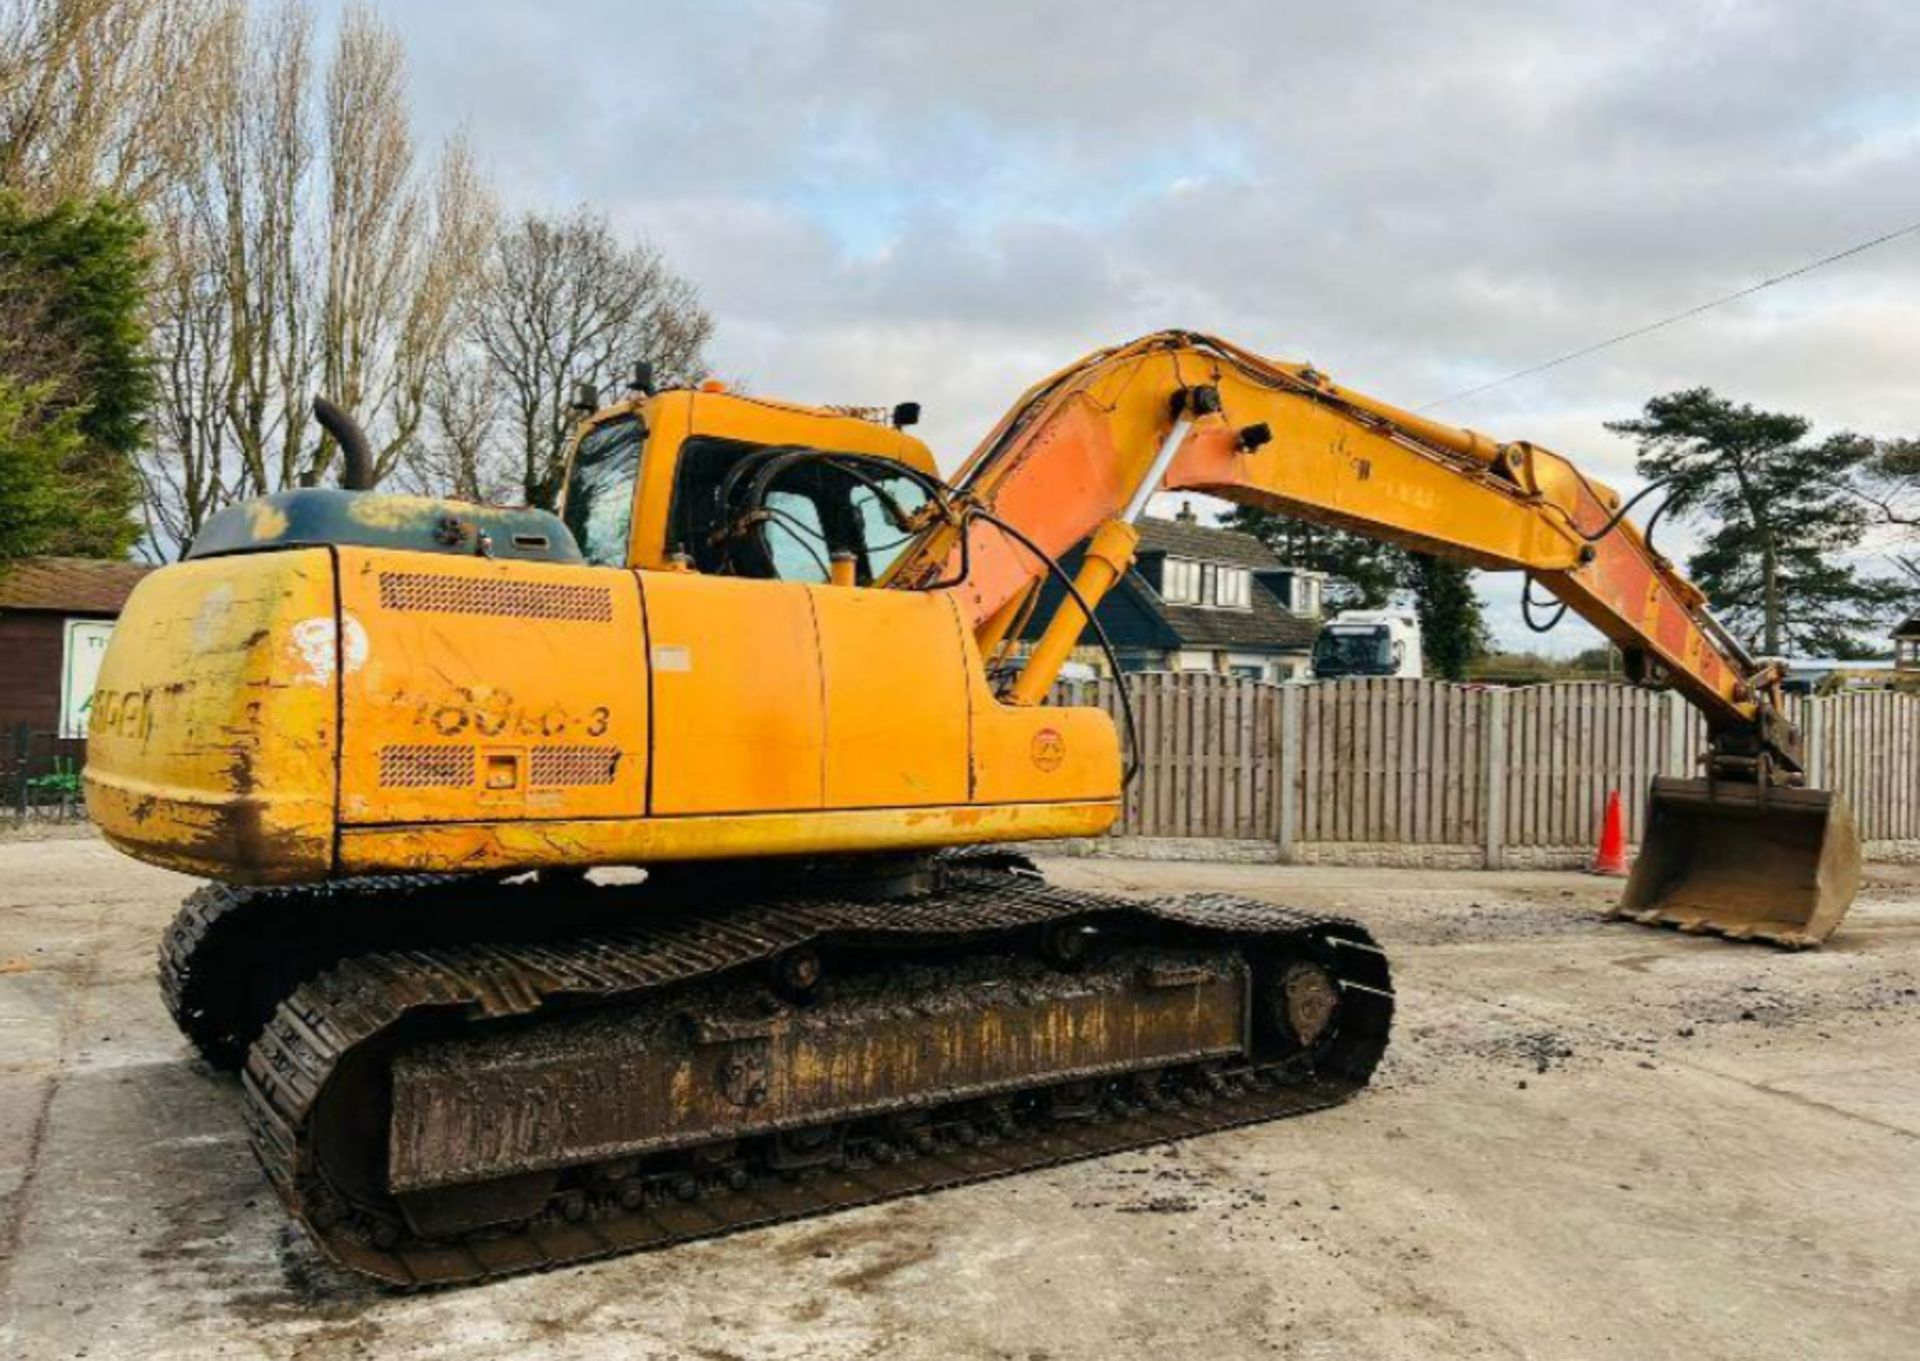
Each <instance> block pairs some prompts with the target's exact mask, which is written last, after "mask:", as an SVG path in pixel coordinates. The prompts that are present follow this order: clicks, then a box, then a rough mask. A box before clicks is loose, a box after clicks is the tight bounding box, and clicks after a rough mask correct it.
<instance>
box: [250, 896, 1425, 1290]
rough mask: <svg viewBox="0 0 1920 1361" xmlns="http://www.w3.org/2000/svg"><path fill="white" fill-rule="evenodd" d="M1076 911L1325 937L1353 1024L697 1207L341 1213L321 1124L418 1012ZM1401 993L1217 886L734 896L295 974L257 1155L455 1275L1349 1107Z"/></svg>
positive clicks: (449, 1011)
mask: <svg viewBox="0 0 1920 1361" xmlns="http://www.w3.org/2000/svg"><path fill="white" fill-rule="evenodd" d="M1062 918H1074V919H1084V920H1089V921H1095V922H1099V921H1102V920H1105V921H1108V922H1110V923H1111V922H1113V921H1115V920H1117V919H1131V920H1132V921H1133V922H1134V923H1136V924H1149V923H1151V924H1157V925H1158V926H1159V927H1160V928H1161V929H1163V930H1166V931H1167V933H1168V934H1169V935H1173V936H1186V937H1191V936H1192V935H1193V934H1194V933H1199V934H1203V935H1207V936H1214V937H1219V936H1228V937H1234V938H1241V939H1246V940H1258V941H1261V942H1263V943H1280V942H1286V941H1294V942H1299V943H1303V944H1304V943H1308V942H1311V941H1315V940H1317V941H1320V942H1324V945H1323V946H1322V947H1321V948H1322V950H1323V952H1325V953H1328V954H1330V955H1331V958H1329V959H1327V960H1326V962H1327V963H1328V965H1329V967H1330V968H1332V970H1333V971H1334V973H1335V975H1336V977H1338V978H1339V979H1340V980H1341V983H1342V997H1343V1005H1342V1011H1341V1018H1342V1019H1341V1021H1340V1024H1339V1033H1338V1035H1337V1037H1336V1039H1335V1041H1334V1043H1333V1046H1332V1049H1331V1052H1330V1054H1329V1055H1328V1056H1326V1057H1325V1058H1323V1060H1322V1070H1321V1071H1318V1072H1315V1073H1314V1074H1312V1075H1311V1076H1309V1077H1307V1078H1305V1079H1304V1080H1303V1081H1301V1082H1300V1083H1299V1084H1298V1085H1295V1086H1290V1087H1286V1088H1283V1089H1279V1090H1273V1089H1266V1090H1261V1089H1258V1088H1256V1089H1254V1090H1251V1091H1247V1092H1244V1093H1243V1094H1240V1095H1236V1096H1232V1097H1229V1098H1227V1099H1224V1100H1220V1101H1218V1102H1217V1103H1215V1104H1212V1105H1210V1106H1207V1107H1204V1108H1196V1109H1176V1110H1172V1111H1162V1112H1150V1113H1142V1114H1136V1115H1132V1116H1128V1117H1124V1118H1121V1119H1116V1120H1113V1121H1111V1122H1110V1123H1105V1124H1087V1125H1072V1126H1060V1125H1056V1126H1052V1127H1050V1128H1048V1129H1046V1130H1044V1131H1033V1132H1024V1133H1022V1134H1020V1135H1018V1136H1016V1137H1015V1138H1014V1139H1012V1140H1009V1141H1008V1142H1005V1143H1002V1144H999V1145H997V1146H994V1147H992V1148H986V1147H976V1148H970V1149H957V1150H949V1151H947V1152H944V1153H941V1154H937V1155H927V1156H922V1157H918V1158H915V1159H913V1160H911V1161H908V1162H905V1163H899V1164H893V1165H890V1166H881V1165H873V1166H865V1167H853V1168H849V1169H848V1170H847V1171H845V1172H840V1173H832V1174H825V1173H822V1174H819V1175H815V1176H812V1177H810V1178H808V1179H806V1180H802V1181H799V1182H791V1183H790V1182H787V1181H784V1180H781V1179H779V1178H776V1177H760V1176H756V1178H755V1179H754V1181H753V1183H752V1184H751V1185H749V1186H747V1187H746V1188H744V1189H741V1190H738V1191H721V1192H718V1193H715V1194H711V1195H703V1196H701V1197H700V1198H698V1199H695V1200H693V1201H691V1202H685V1203H670V1204H665V1205H650V1206H645V1207H642V1208H640V1209H637V1210H631V1211H616V1212H614V1213H611V1214H607V1213H601V1214H599V1215H597V1216H596V1217H594V1218H590V1219H587V1220H583V1221H581V1222H571V1223H570V1222H567V1221H565V1220H563V1219H560V1218H558V1217H557V1216H551V1215H548V1216H544V1217H542V1218H540V1219H538V1220H535V1221H533V1222H532V1223H530V1224H529V1225H528V1226H526V1227H525V1228H524V1229H521V1230H517V1231H498V1230H494V1231H487V1232H484V1233H478V1234H472V1235H468V1236H467V1237H466V1238H465V1239H463V1240H461V1241H458V1242H445V1243H436V1242H428V1241H420V1240H409V1239H407V1238H405V1237H404V1236H403V1237H401V1238H399V1239H398V1241H392V1238H391V1231H390V1232H389V1235H388V1240H387V1241H384V1242H382V1243H381V1244H380V1245H378V1246H376V1243H375V1241H374V1235H372V1234H370V1233H368V1232H367V1230H366V1226H365V1224H364V1223H363V1222H362V1221H361V1220H359V1219H358V1218H356V1216H355V1215H353V1214H348V1215H345V1216H341V1215H340V1214H339V1213H338V1211H337V1210H335V1209H334V1208H333V1206H334V1205H336V1204H337V1202H336V1201H334V1200H333V1199H332V1196H331V1193H330V1192H329V1191H328V1190H327V1189H326V1187H325V1185H324V1182H323V1179H322V1177H321V1175H320V1173H319V1171H318V1169H317V1168H316V1166H315V1163H314V1159H313V1152H312V1147H311V1144H310V1128H309V1121H310V1117H311V1116H312V1115H313V1113H314V1111H315V1109H316V1106H317V1104H318V1103H319V1100H320V1098H321V1096H322V1094H323V1092H324V1091H325V1089H326V1086H327V1083H328V1081H329V1079H330V1078H331V1076H332V1075H333V1074H334V1072H335V1071H336V1069H337V1068H338V1066H339V1064H340V1062H341V1060H342V1058H343V1057H345V1056H346V1055H348V1054H350V1053H351V1052H352V1051H353V1050H354V1049H355V1048H356V1047H358V1046H360V1045H364V1044H367V1043H369V1042H371V1041H373V1040H375V1039H376V1038H378V1037H380V1036H382V1035H384V1034H386V1033H388V1032H390V1031H392V1030H393V1029H394V1028H395V1027H397V1026H399V1025H401V1024H402V1023H403V1022H405V1021H407V1020H408V1019H409V1018H411V1017H416V1016H422V1015H426V1014H432V1013H438V1014H439V1015H441V1016H459V1017H461V1018H463V1019H465V1020H468V1021H475V1022H478V1021H484V1020H489V1019H494V1018H500V1017H506V1016H514V1015H523V1014H526V1013H528V1012H531V1011H534V1010H537V1009H539V1008H540V1007H542V1006H545V1005H548V1004H551V1003H554V1002H556V1001H564V1002H566V1003H567V1004H569V1005H570V1006H577V1005H579V1004H582V1003H599V1004H604V1003H612V1002H622V1001H631V1000H635V999H639V998H642V997H643V996H644V994H646V993H648V992H650V991H652V990H655V989H658V988H662V987H665V986H668V985H671V984H676V983H682V982H686V981H689V980H692V979H695V978H699V977H701V976H703V975H708V974H712V973H715V972H719V971H722V970H728V969H734V968H738V967H740V966H743V965H749V964H753V963H754V962H756V961H759V960H764V959H766V958H767V957H768V956H771V955H773V954H776V953H778V952H779V951H781V950H785V949H790V948H792V947H794V946H797V945H801V944H812V945H822V944H860V943H867V942H872V943H878V942H886V943H889V944H900V943H912V942H916V941H918V942H933V941H942V942H956V943H957V942H962V941H966V940H968V939H970V938H971V939H983V940H984V939H992V938H995V937H1005V936H1006V935H1008V934H1009V933H1014V932H1024V931H1028V930H1031V929H1033V928H1036V927H1038V926H1041V925H1043V924H1045V923H1047V922H1049V921H1054V920H1058V919H1062ZM1391 1015H1392V995H1391V991H1390V983H1389V980H1388V976H1387V970H1386V963H1385V959H1384V956H1382V955H1381V954H1380V953H1379V950H1378V947H1377V946H1376V945H1375V944H1374V942H1373V939H1372V937H1371V936H1370V935H1368V933H1367V932H1366V930H1365V929H1364V928H1362V927H1360V926H1359V925H1357V924H1355V923H1353V922H1350V921H1347V920H1345V919H1342V918H1334V917H1324V916H1317V915H1312V914H1307V913H1302V912H1296V911H1291V910H1288V909H1283V908H1277V907H1273V906H1270V905H1268V904H1264V903H1255V902H1249V901H1247V900H1244V899H1237V898H1230V897H1225V896H1219V895H1199V896H1194V897H1188V898H1180V899H1162V900H1153V901H1135V900H1128V899H1121V898H1115V897H1109V896H1106V895H1100V894H1092V893H1084V892H1080V891H1076V890H1068V889H1060V888H1053V887H1049V886H1046V885H1045V884H1043V883H1040V882H1039V881H1037V880H1036V879H1034V878H1032V877H1030V876H1027V875H1020V874H1013V873H1007V872H1004V871H997V870H996V871H963V872H960V873H956V874H954V875H952V876H951V877H950V882H949V885H948V887H947V888H946V889H945V890H944V891H942V892H940V893H938V894H936V895H933V896H930V897H927V898H921V899H916V900H910V901H906V902H897V903H891V904H883V905H882V904H872V903H859V902H841V901H812V902H786V903H780V904H772V905H765V906H742V907H737V908H730V909H728V910H726V911H725V912H723V913H719V914H711V915H703V916H697V917H694V916H688V917H682V918H679V919H676V920H666V921H661V922H659V923H656V924H650V925H649V926H648V927H647V928H646V929H642V930H635V931H626V932H621V933H618V934H609V935H604V936H598V937H593V938H583V939H577V940H572V941H566V942H545V943H541V944H495V945H469V946H461V947H453V948H445V949H433V950H422V951H405V952H386V953H376V954H369V955H362V956H358V957H355V958H352V959H349V960H346V961H345V962H343V963H341V964H340V965H339V966H338V967H336V968H334V969H332V970H331V971H329V972H327V973H326V974H324V975H322V976H321V977H319V978H317V979H314V980H311V981H309V982H307V983H305V984H303V985H302V986H300V987H299V988H298V989H297V990H296V991H295V992H294V994H293V995H292V996H291V997H289V998H288V999H287V1000H286V1001H285V1002H284V1003H283V1004H282V1005H281V1007H280V1009H279V1010H278V1012H277V1013H276V1014H275V1016H274V1018H273V1020H272V1021H271V1023H269V1024H268V1026H267V1027H266V1029H265V1031H264V1032H263V1033H262V1035H261V1036H260V1038H259V1040H258V1041H257V1042H256V1043H255V1045H254V1047H253V1050H252V1052H251V1054H250V1055H249V1058H248V1062H247V1068H246V1074H245V1079H244V1087H245V1093H246V1117H247V1125H248V1130H249V1133H250V1136H251V1139H252V1143H253V1148H254V1152H255V1154H256V1156H257V1157H258V1158H259V1161H260V1163H261V1166H262V1168H263V1169H264V1170H265V1172H266V1174H267V1177H268V1179H269V1180H270V1181H271V1182H272V1184H273V1186H274V1188H275V1190H276V1191H277V1192H278V1194H279V1195H280V1197H281V1199H282V1201H283V1202H284V1203H285V1204H286V1206H287V1208H288V1209H289V1211H290V1212H291V1213H292V1214H293V1215H294V1216H295V1217H296V1218H298V1219H299V1220H300V1221H301V1222H302V1224H303V1225H304V1226H305V1227H306V1228H307V1230H308V1232H309V1233H310V1234H312V1235H313V1237H314V1238H315V1239H316V1241H317V1242H319V1244H320V1245H321V1246H322V1248H323V1250H324V1251H326V1252H327V1254H328V1255H329V1256H332V1257H334V1258H336V1259H337V1260H339V1261H341V1262H342V1263H344V1264H345V1265H347V1266H350V1267H353V1268H355V1269H356V1270H359V1271H362V1272H366V1273H368V1274H370V1275H373V1276H376V1277H378V1278H381V1279H383V1280H386V1281H389V1282H393V1283H395V1284H399V1285H402V1286H423V1285H443V1284H451V1283H455V1282H462V1281H474V1280H483V1279H487V1278H490V1277H494V1276H501V1275H508V1274H512V1273H516V1272H522V1271H531V1270H538V1269H542V1268H547V1267H552V1266H557V1265H561V1264H564V1263H568V1262H575V1261H581V1260H585V1259H588V1258H593V1257H599V1256H604V1255H607V1254H611V1253H618V1252H626V1251H632V1250H636V1249H641V1248H655V1247H663V1246H666V1245H668V1244H671V1243H678V1242H684V1241H687V1240H689V1239H694V1238H703V1237H710V1236H713V1235H716V1234H722V1233H728V1232H732V1231H734V1230H737V1229H742V1228H747V1227H752V1226H755V1225H762V1224H770V1223H777V1222H780V1221H783V1220H788V1219H794V1218H799V1217H802V1216H805V1215H811V1214H818V1213H823V1212H826V1211H829V1210H837V1209H842V1208H846V1207H849V1206H853V1205H860V1204H866V1203H869V1202H871V1201H876V1200H882V1199H888V1198H891V1197H894V1196H901V1195H908V1194H913V1193H917V1192H923V1191H930V1190H935V1189H939V1188H942V1187H947V1186H953V1185H958V1184H961V1183H964V1182H971V1181H978V1180H982V1179H985V1178H990V1177H997V1176H1004V1175H1007V1174H1009V1173H1012V1172H1017V1171H1023V1170H1028V1169H1031V1168H1036V1167H1044V1166H1048V1165H1052V1164H1055V1163H1061V1162H1067V1161H1072V1160H1074V1159H1079V1158H1088V1157H1097V1156H1100V1155H1102V1154H1106V1153H1111V1152H1115V1151H1118V1150H1120V1149H1124V1148H1131V1147H1137V1146H1140V1145H1143V1144H1151V1143H1157V1142H1161V1141H1164V1140H1168V1139H1175V1138H1184V1137H1188V1136H1191V1135H1194V1134H1200V1133H1206V1132H1208V1131H1211V1130H1218V1129H1227V1128H1232V1127H1234V1126H1237V1125H1243V1124H1249V1123H1253V1122H1256V1121H1263V1120H1271V1119H1275V1118H1278V1117H1281V1116H1285V1115H1293V1114H1299V1113H1302V1112H1305V1111H1309V1110H1317V1109H1320V1108H1323V1107H1326V1106H1330V1105H1333V1104H1336V1103H1338V1102H1340V1101H1342V1100H1345V1099H1346V1098H1347V1097H1348V1096H1351V1095H1352V1094H1353V1093H1354V1092H1356V1091H1358V1090H1359V1089H1360V1088H1361V1087H1363V1086H1364V1085H1365V1084H1366V1081H1367V1079H1368V1077H1369V1076H1370V1075H1371V1073H1372V1070H1373V1068H1374V1065H1375V1064H1376V1063H1377V1062H1378V1060H1379V1057H1380V1054H1381V1052H1382V1050H1383V1049H1384V1048H1385V1045H1386V1039H1387V1031H1388V1027H1389V1024H1390V1020H1391Z"/></svg>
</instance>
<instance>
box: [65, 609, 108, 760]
mask: <svg viewBox="0 0 1920 1361" xmlns="http://www.w3.org/2000/svg"><path fill="white" fill-rule="evenodd" d="M111 637H113V621H112V620H111V619H69V620H67V640H66V651H65V654H64V660H63V661H62V663H61V666H60V735H61V736H62V737H85V736H86V735H87V714H88V711H89V710H91V709H92V707H93V687H94V686H95V685H96V684H97V683H98V682H99V680H100V659H101V658H103V657H105V656H106V655H107V640H108V639H109V638H111Z"/></svg>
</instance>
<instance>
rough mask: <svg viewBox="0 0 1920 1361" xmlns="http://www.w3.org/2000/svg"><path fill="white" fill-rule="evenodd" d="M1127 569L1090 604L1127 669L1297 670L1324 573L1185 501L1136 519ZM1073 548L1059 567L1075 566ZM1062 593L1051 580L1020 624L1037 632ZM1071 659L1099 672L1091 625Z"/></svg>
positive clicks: (1275, 677) (1277, 676)
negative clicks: (1169, 514) (1170, 513)
mask: <svg viewBox="0 0 1920 1361" xmlns="http://www.w3.org/2000/svg"><path fill="white" fill-rule="evenodd" d="M1135 528H1137V529H1138V530H1139V531H1140V548H1139V551H1138V554H1137V556H1136V559H1135V562H1134V566H1133V570H1132V571H1130V572H1128V573H1127V575H1126V576H1125V577H1124V578H1122V579H1121V581H1120V582H1119V583H1118V584H1117V585H1116V586H1115V587H1114V588H1113V590H1111V591H1110V592H1108V593H1107V597H1106V599H1105V600H1103V601H1101V602H1100V605H1099V606H1098V608H1097V609H1096V610H1095V611H1094V613H1095V614H1096V615H1097V616H1098V617H1099V620H1100V623H1101V625H1102V626H1103V627H1104V628H1105V629H1106V631H1107V637H1108V639H1109V640H1110V641H1111V642H1112V643H1113V647H1114V652H1115V654H1116V655H1117V656H1118V657H1119V659H1120V665H1121V667H1122V668H1123V669H1124V670H1127V671H1212V672H1217V673H1220V674H1222V675H1234V676H1244V677H1247V678H1249V679H1252V680H1264V681H1283V680H1291V679H1295V678H1299V679H1303V680H1304V679H1305V678H1306V677H1307V675H1308V674H1309V665H1308V664H1309V661H1310V659H1311V657H1312V654H1313V641H1314V638H1315V637H1316V636H1317V635H1318V633H1319V631H1320V614H1321V599H1322V594H1323V592H1324V590H1325V588H1326V574H1325V573H1323V572H1314V571H1306V570H1303V569H1300V568H1296V567H1293V566H1290V565H1289V564H1287V563H1284V562H1282V561H1281V560H1280V559H1279V558H1278V557H1277V556H1276V555H1275V554H1274V552H1273V550H1272V549H1270V548H1268V547H1267V546H1266V545H1265V544H1263V543H1261V542H1260V540H1258V539H1256V538H1254V537H1253V536H1252V535H1251V534H1242V533H1240V532H1239V531H1238V530H1232V529H1221V528H1218V527H1217V526H1214V525H1204V524H1201V523H1200V521H1199V517H1198V516H1196V515H1195V514H1194V513H1193V510H1192V508H1191V507H1182V508H1181V511H1180V514H1179V515H1177V516H1176V517H1175V518H1173V519H1170V520H1166V519H1155V518H1154V517H1152V516H1147V517H1145V518H1143V519H1141V520H1140V521H1139V522H1138V523H1137V524H1136V526H1135ZM1078 565H1079V555H1078V553H1075V554H1073V555H1071V556H1070V557H1069V558H1068V559H1067V561H1066V563H1065V566H1066V567H1067V569H1068V570H1069V571H1074V570H1077V568H1078ZM1060 595H1061V591H1060V587H1059V586H1058V585H1057V584H1050V585H1049V587H1048V589H1047V591H1046V592H1045V594H1043V596H1042V599H1041V607H1040V608H1039V609H1038V610H1036V611H1035V612H1034V620H1033V622H1031V623H1029V625H1028V628H1027V632H1026V635H1025V637H1026V640H1027V641H1028V642H1031V641H1033V640H1034V639H1035V638H1038V637H1039V634H1040V628H1041V626H1042V625H1043V624H1044V621H1046V620H1047V619H1050V618H1052V616H1053V610H1054V607H1055V606H1056V605H1057V603H1058V600H1059V597H1060ZM1080 641H1081V646H1080V647H1079V648H1078V649H1077V650H1076V651H1075V653H1074V658H1073V659H1074V660H1075V661H1077V662H1081V663H1084V664H1085V665H1087V666H1089V667H1092V668H1093V669H1094V670H1096V671H1102V670H1104V669H1105V666H1106V659H1105V657H1104V656H1103V655H1102V654H1101V652H1100V649H1099V646H1098V644H1097V642H1096V640H1095V638H1094V635H1093V632H1092V630H1088V632H1087V633H1086V634H1085V635H1084V636H1083V637H1082V638H1081V640H1080Z"/></svg>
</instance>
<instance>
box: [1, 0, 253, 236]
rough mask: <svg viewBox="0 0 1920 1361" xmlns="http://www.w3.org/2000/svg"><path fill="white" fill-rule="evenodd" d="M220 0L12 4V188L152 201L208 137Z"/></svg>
mask: <svg viewBox="0 0 1920 1361" xmlns="http://www.w3.org/2000/svg"><path fill="white" fill-rule="evenodd" d="M220 19H221V15H220V6H219V5H217V4H213V3H209V0H0V184H4V185H6V186H8V187H9V188H11V189H13V190H14V191H15V192H16V193H20V194H22V195H23V196H24V197H26V199H27V200H28V201H29V202H30V203H34V204H41V205H44V204H47V203H51V202H54V201H56V200H59V199H62V198H69V197H73V196H75V195H80V194H86V193H93V192H105V193H110V194H113V195H115V196H117V197H121V198H125V199H129V200H131V201H134V202H145V201H147V200H148V199H150V198H151V197H153V196H154V195H155V194H156V193H158V192H160V191H161V190H162V189H163V188H164V187H165V186H166V185H167V184H169V183H171V182H173V181H174V180H175V179H177V178H178V176H179V174H180V172H181V167H182V166H183V165H185V164H187V163H188V162H189V161H191V159H192V158H193V156H194V154H195V152H196V148H197V146H198V144H199V142H200V140H201V139H202V137H203V136H204V131H205V117H206V101H205V93H206V85H207V82H208V81H209V80H210V79H213V78H214V77H215V75H216V72H217V65H216V61H217V54H216V53H214V52H212V51H211V50H210V49H209V45H208V41H207V40H208V37H209V35H210V33H211V31H212V30H213V29H214V28H215V27H217V25H218V23H219V22H220Z"/></svg>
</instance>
